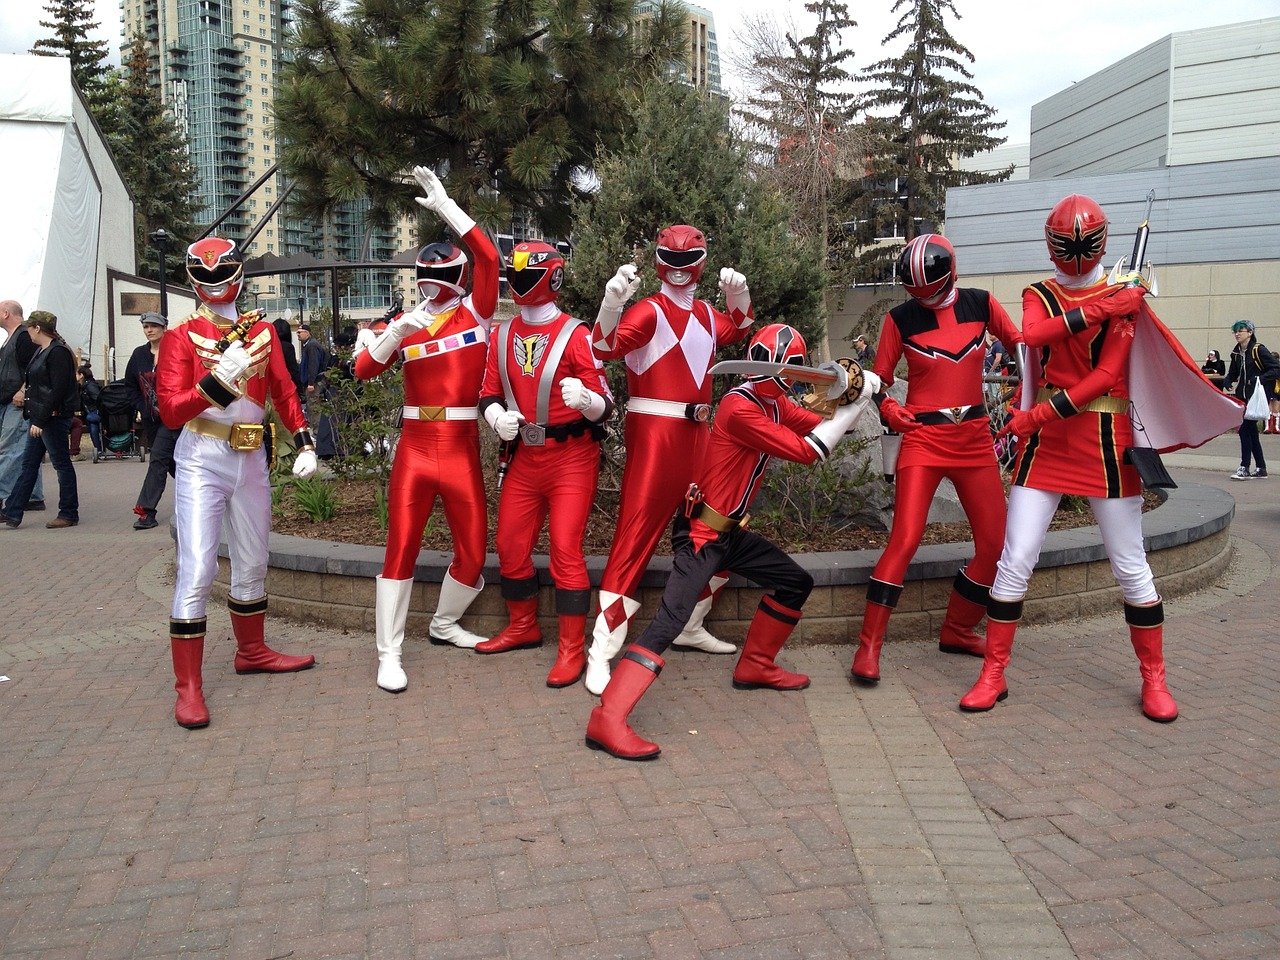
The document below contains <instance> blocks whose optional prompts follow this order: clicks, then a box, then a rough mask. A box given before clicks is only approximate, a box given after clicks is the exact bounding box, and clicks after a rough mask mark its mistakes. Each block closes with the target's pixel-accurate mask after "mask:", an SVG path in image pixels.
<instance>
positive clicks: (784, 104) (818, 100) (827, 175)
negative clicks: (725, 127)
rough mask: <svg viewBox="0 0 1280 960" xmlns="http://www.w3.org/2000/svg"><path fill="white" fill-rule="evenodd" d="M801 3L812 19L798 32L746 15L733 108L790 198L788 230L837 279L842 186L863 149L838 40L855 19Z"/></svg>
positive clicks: (820, 4)
mask: <svg viewBox="0 0 1280 960" xmlns="http://www.w3.org/2000/svg"><path fill="white" fill-rule="evenodd" d="M805 9H806V10H807V11H808V12H809V13H810V14H814V15H816V16H817V23H816V25H815V26H814V29H813V33H811V34H810V35H808V36H806V37H803V38H801V39H796V36H795V34H796V33H797V31H796V28H795V26H794V24H790V23H789V24H788V29H787V30H786V32H785V33H780V32H779V29H778V27H777V25H776V23H775V21H773V20H772V19H771V18H766V17H758V18H755V19H753V20H749V21H748V22H747V29H746V42H745V43H744V44H743V47H742V50H743V53H742V54H740V55H739V57H738V60H737V66H738V68H739V70H740V71H741V72H742V74H743V76H744V78H745V80H746V84H747V87H748V89H750V90H752V91H754V92H753V93H751V94H750V95H749V96H748V97H747V99H746V105H745V107H744V108H743V109H742V110H741V112H740V116H741V117H742V118H743V119H744V120H745V121H746V122H747V124H748V131H749V132H748V135H749V136H751V137H752V139H753V141H754V143H755V145H756V148H757V152H756V155H757V158H758V160H759V161H760V170H759V173H760V175H761V176H762V177H765V178H766V179H768V180H770V181H771V182H772V183H773V184H774V186H775V187H776V188H777V189H779V190H780V191H781V192H782V193H783V194H784V195H786V197H787V198H788V199H789V200H790V202H791V204H792V206H793V212H792V217H791V229H792V231H793V232H794V233H796V234H797V235H800V236H806V237H813V238H815V239H816V241H817V243H818V248H819V250H820V251H821V255H822V262H824V263H826V264H827V266H828V271H829V274H830V276H829V282H831V283H832V284H836V283H838V282H839V280H840V279H841V278H842V277H841V275H842V273H843V271H842V263H843V258H842V256H841V254H840V251H839V249H838V247H839V246H840V245H841V242H842V241H843V239H844V231H843V229H842V227H841V223H842V222H843V221H844V219H845V211H844V206H843V199H844V196H843V195H844V193H845V192H846V191H845V190H842V189H841V186H842V185H843V184H847V183H848V181H849V180H850V179H851V178H853V177H860V176H861V174H862V166H863V162H864V158H865V156H866V152H867V136H866V133H865V130H864V127H863V125H862V124H860V123H856V122H854V121H853V120H852V119H851V116H850V114H851V108H852V103H853V100H854V94H853V92H852V90H851V82H852V76H851V75H850V74H849V72H848V70H847V69H846V68H845V63H846V61H847V60H849V59H850V58H851V57H852V56H853V51H852V50H847V49H842V47H841V34H842V32H843V31H845V30H847V29H848V28H850V27H854V26H857V24H856V23H855V22H854V21H853V20H851V19H850V18H849V11H848V7H847V5H846V4H844V3H838V2H834V0H810V2H808V3H806V4H805ZM833 239H834V241H835V243H834V244H833V243H832V241H833ZM833 246H834V247H836V248H837V249H832V247H833Z"/></svg>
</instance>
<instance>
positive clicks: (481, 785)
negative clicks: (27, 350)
mask: <svg viewBox="0 0 1280 960" xmlns="http://www.w3.org/2000/svg"><path fill="white" fill-rule="evenodd" d="M107 470H110V471H119V472H118V473H111V474H108V473H105V472H103V471H107ZM127 472H136V474H137V476H136V481H137V482H140V480H141V471H140V469H136V468H134V467H130V466H123V467H121V466H118V465H114V464H112V465H105V466H89V467H86V468H85V469H84V471H82V477H85V482H84V483H83V487H84V491H85V493H84V499H85V504H86V508H85V511H84V512H85V518H86V519H85V521H84V522H83V523H82V525H81V526H80V527H77V528H75V529H73V530H69V531H45V530H44V529H43V525H42V524H35V523H33V522H29V523H28V524H26V525H24V527H23V528H22V529H21V530H18V531H3V532H0V537H3V540H2V541H0V543H2V544H3V546H2V547H0V549H2V550H3V552H4V556H5V558H6V561H10V558H12V561H10V562H12V563H13V564H14V567H13V568H12V569H17V570H19V571H28V570H32V569H36V570H40V571H41V576H40V579H39V580H38V581H37V582H36V584H31V583H30V582H29V581H27V580H26V579H22V578H11V579H10V581H9V582H8V583H7V584H6V585H5V587H3V588H0V591H2V592H0V596H3V599H4V602H5V606H6V608H7V616H6V618H5V621H4V625H3V630H4V631H5V632H4V634H3V635H0V673H6V674H8V675H10V676H11V677H12V678H13V679H12V680H11V681H10V682H8V683H4V684H0V718H2V719H0V729H3V731H4V735H3V737H0V770H3V771H4V773H3V776H2V777H0V809H2V810H4V811H5V813H6V816H5V817H3V818H0V956H4V957H40V958H42V960H43V958H47V957H63V956H66V957H112V956H119V957H143V956H178V955H181V956H184V957H185V956H205V957H250V958H258V960H266V958H283V957H286V956H288V957H298V958H301V957H400V956H404V957H432V958H435V957H571V958H572V957H583V958H586V957H615V956H616V957H662V958H667V957H673V958H679V957H710V958H725V960H729V958H748V957H751V958H755V957H787V958H790V957H803V958H808V957H879V956H883V957H894V958H899V957H900V958H925V957H936V958H953V957H970V956H973V957H982V958H998V957H1007V958H1018V960H1023V958H1036V957H1041V958H1045V960H1051V958H1052V960H1056V958H1059V957H1069V956H1073V955H1074V956H1080V957H1097V958H1121V957H1123V958H1130V957H1133V958H1140V957H1155V956H1160V957H1172V958H1177V957H1196V958H1216V957H1221V958H1228V957H1256V958H1262V957H1270V956H1275V955H1277V954H1280V908H1278V907H1277V902H1278V901H1280V897H1278V896H1277V893H1280V890H1278V889H1277V879H1276V877H1277V867H1278V866H1280V841H1277V836H1278V835H1280V831H1278V830H1277V820H1278V819H1280V818H1278V816H1277V813H1278V811H1280V795H1278V794H1277V791H1276V783H1277V777H1276V773H1277V755H1278V753H1280V749H1278V744H1277V734H1276V729H1277V728H1276V724H1275V722H1274V716H1275V704H1276V699H1277V692H1278V691H1277V685H1278V680H1280V678H1278V676H1277V668H1276V666H1275V660H1274V657H1269V656H1268V653H1269V652H1270V649H1269V648H1270V644H1271V642H1272V634H1273V630H1272V620H1273V616H1272V614H1271V610H1272V604H1271V600H1270V597H1271V592H1270V591H1271V590H1273V589H1274V588H1275V585H1276V584H1275V577H1274V575H1273V573H1272V570H1271V563H1270V560H1269V557H1270V556H1271V555H1274V553H1275V550H1276V547H1277V546H1280V543H1278V542H1277V541H1280V522H1278V521H1280V508H1273V507H1272V506H1270V501H1272V500H1273V499H1274V497H1273V496H1272V495H1271V494H1270V487H1268V486H1267V485H1266V484H1263V483H1261V482H1259V483H1252V482H1251V483H1248V484H1232V485H1230V486H1231V492H1232V493H1234V494H1236V495H1237V496H1238V497H1240V500H1241V508H1240V515H1239V517H1238V518H1237V523H1236V527H1235V532H1236V534H1237V537H1238V538H1239V540H1238V543H1237V546H1238V560H1237V563H1236V565H1235V566H1234V567H1233V570H1232V572H1231V573H1230V574H1229V575H1228V577H1226V578H1224V581H1223V584H1222V585H1220V586H1219V587H1216V588H1214V589H1212V590H1208V591H1204V592H1202V593H1200V594H1196V595H1194V596H1192V597H1187V598H1184V599H1182V600H1179V601H1176V602H1175V603H1171V604H1170V607H1169V611H1168V615H1169V629H1168V641H1167V645H1168V648H1169V652H1170V665H1171V670H1170V675H1171V685H1172V687H1173V689H1174V692H1175V693H1176V694H1177V695H1178V697H1179V701H1180V704H1181V706H1182V709H1183V717H1182V718H1181V719H1180V720H1179V721H1178V722H1177V723H1175V724H1172V725H1169V726H1157V725H1155V724H1151V723H1149V722H1148V721H1146V720H1144V719H1143V718H1142V717H1141V716H1139V715H1138V714H1137V711H1136V695H1137V689H1138V681H1137V668H1136V664H1135V663H1134V662H1133V656H1132V652H1131V651H1130V650H1129V648H1128V643H1127V640H1125V639H1124V637H1123V627H1122V624H1121V623H1120V619H1119V617H1110V618H1101V619H1099V620H1094V621H1087V622H1078V623H1073V624H1070V625H1060V626H1055V627H1038V628H1034V629H1031V630H1028V631H1027V632H1026V633H1025V634H1024V635H1023V636H1021V637H1020V638H1019V641H1020V642H1019V646H1018V647H1017V648H1015V656H1014V661H1013V665H1012V667H1011V670H1010V680H1011V686H1012V690H1013V693H1012V695H1011V697H1010V699H1009V700H1008V701H1006V702H1005V703H1004V704H1001V705H1000V706H999V707H998V708H997V709H996V710H995V711H993V712H992V713H990V714H985V715H977V716H970V715H964V714H960V713H959V712H958V711H956V710H955V699H956V698H957V697H958V696H959V694H960V693H961V692H963V690H964V689H966V688H967V685H968V683H969V682H970V681H971V679H972V677H973V676H974V675H975V673H976V667H977V662H976V661H973V660H969V659H967V658H957V657H942V656H939V655H938V654H937V653H936V648H934V647H933V646H932V645H931V644H929V643H925V642H920V643H903V642H899V643H894V644H891V645H890V646H889V648H888V649H887V652H886V655H885V664H884V666H885V680H884V681H883V682H882V684H881V685H880V687H878V688H876V689H874V690H863V689H858V688H854V687H852V686H851V685H849V684H848V683H847V682H846V681H845V680H844V679H843V670H844V668H845V666H847V664H846V662H845V661H846V660H847V659H848V656H849V651H848V650H842V649H834V648H810V649H806V650H798V651H796V652H795V654H794V656H792V657H791V658H790V659H791V661H792V663H794V664H796V665H799V666H802V667H803V668H805V669H808V670H810V671H812V672H813V674H814V677H815V685H814V687H812V688H811V689H810V690H809V691H807V692H806V693H805V694H801V695H783V694H774V693H767V692H762V693H741V692H735V691H733V690H731V689H730V688H729V686H728V683H727V673H728V670H729V668H730V661H728V660H727V659H718V658H709V657H703V656H699V655H695V654H675V655H673V656H672V657H671V658H670V665H669V666H668V668H667V670H665V671H664V673H663V676H662V678H661V680H660V681H659V682H658V684H657V685H656V686H655V688H654V689H653V691H652V693H651V694H650V696H649V697H648V698H646V700H645V701H644V703H643V704H642V705H641V707H640V709H639V710H638V711H637V717H636V720H637V724H638V725H639V727H640V728H641V729H642V730H643V731H644V732H645V733H646V734H648V735H650V736H652V737H654V738H655V739H657V740H658V741H659V742H660V743H662V744H663V746H664V754H663V756H662V758H661V759H660V760H658V761H657V762H655V763H650V764H623V763H621V762H617V761H613V760H611V759H610V758H607V757H604V756H602V755H600V754H597V753H593V752H591V751H587V750H586V749H584V748H583V747H582V743H581V736H582V728H583V724H584V722H585V717H586V711H587V709H588V708H589V705H590V700H589V698H587V696H586V695H585V693H584V692H583V691H582V690H581V688H580V687H577V688H571V689H569V690H565V691H551V690H548V689H546V688H545V687H544V686H542V685H541V679H542V674H543V673H544V672H545V668H546V666H547V663H548V662H549V659H550V655H551V654H550V650H541V651H530V652H526V653H519V654H511V655H509V656H505V657H496V658H481V657H475V656H471V655H467V654H464V653H461V652H458V651H452V650H439V649H437V648H434V647H429V646H427V645H425V644H419V643H414V644H411V649H410V652H409V658H408V669H409V674H410V681H411V686H410V690H409V691H408V692H407V693H406V694H404V695H402V696H400V697H390V696H387V695H386V694H383V693H381V692H380V691H378V690H376V689H375V688H374V685H373V682H372V673H373V668H372V667H373V665H372V662H371V661H372V658H371V656H370V650H369V648H370V646H371V643H372V640H371V638H370V637H368V636H366V635H363V634H355V633H351V634H344V633H342V632H339V631H324V630H314V629H311V628H308V627H305V626H299V625H291V624H288V623H285V622H283V621H273V622H272V624H271V629H272V632H273V634H274V635H275V636H277V637H282V636H288V637H289V638H290V640H291V643H290V644H288V646H291V647H292V648H297V649H301V648H303V647H305V648H306V649H309V650H312V651H314V652H315V653H316V654H317V655H318V657H319V658H320V666H319V667H318V668H317V669H316V670H313V671H309V672H307V673H304V674H299V675H295V676H291V677H237V676H236V675H235V674H234V672H233V671H232V670H231V665H230V659H231V652H232V645H231V641H230V639H229V629H228V624H227V620H226V617H225V614H223V613H221V612H218V613H217V614H215V615H214V616H213V618H212V624H211V626H212V629H211V633H210V643H209V649H208V655H207V658H206V659H207V663H206V671H205V672H206V693H207V695H208V697H209V702H210V708H211V710H212V712H213V725H212V726H210V727H209V728H208V729H207V730H204V731H194V732H188V731H184V730H182V729H180V728H178V727H177V726H175V725H174V724H173V723H172V720H171V717H170V714H171V709H172V699H173V696H172V691H171V685H172V680H171V675H170V670H169V665H168V658H167V650H166V642H165V638H164V628H165V617H166V606H167V598H166V585H165V584H164V583H163V579H164V576H165V571H166V565H167V560H166V554H167V552H168V544H167V539H166V537H167V535H166V533H165V531H164V529H163V527H162V528H161V529H160V530H157V531H151V532H146V533H135V532H134V531H132V530H129V529H128V520H129V518H128V508H129V505H130V504H131V503H132V496H133V494H134V493H135V492H136V482H135V479H134V478H133V477H130V476H126V473H127ZM1175 473H1176V471H1175ZM1214 476H1215V475H1214V474H1210V473H1207V472H1202V471H1196V473H1195V476H1194V479H1197V480H1199V481H1202V482H1205V481H1207V482H1214ZM1222 482H1223V483H1224V484H1225V483H1226V481H1225V476H1224V475H1223V476H1222ZM1273 482H1276V483H1280V480H1278V481H1273ZM122 499H123V500H127V501H128V502H127V503H125V504H124V505H123V506H120V505H119V501H120V500H122ZM113 501H114V502H115V503H116V506H115V507H112V506H111V504H112V502H113ZM162 513H163V511H162ZM38 516H39V515H31V517H30V520H35V519H38ZM6 566H8V563H6ZM50 600H52V603H51V604H50V603H49V601H50ZM99 607H101V608H102V609H98V608H99ZM1224 664H1225V666H1224Z"/></svg>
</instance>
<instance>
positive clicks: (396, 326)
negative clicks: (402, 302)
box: [386, 307, 435, 340]
mask: <svg viewBox="0 0 1280 960" xmlns="http://www.w3.org/2000/svg"><path fill="white" fill-rule="evenodd" d="M434 319H435V314H433V313H430V312H428V311H426V310H424V309H423V308H422V307H417V308H416V309H414V310H410V311H409V312H408V313H402V314H401V315H400V316H398V317H396V318H395V319H394V320H392V321H391V323H389V324H388V325H387V331H386V332H387V333H389V334H391V335H392V336H393V337H395V338H396V339H397V340H403V339H404V338H405V337H407V336H409V335H410V334H413V333H417V332H418V331H419V330H421V329H423V328H424V327H429V326H431V321H433V320H434Z"/></svg>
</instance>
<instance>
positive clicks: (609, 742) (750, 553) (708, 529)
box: [586, 323, 879, 760]
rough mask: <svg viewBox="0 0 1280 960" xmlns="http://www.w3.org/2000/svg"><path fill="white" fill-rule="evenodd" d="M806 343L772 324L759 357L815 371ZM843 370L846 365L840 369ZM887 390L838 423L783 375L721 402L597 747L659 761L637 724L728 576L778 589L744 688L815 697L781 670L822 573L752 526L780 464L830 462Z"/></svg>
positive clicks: (740, 667)
mask: <svg viewBox="0 0 1280 960" xmlns="http://www.w3.org/2000/svg"><path fill="white" fill-rule="evenodd" d="M804 351H805V346H804V339H803V338H802V337H801V336H800V333H799V332H798V331H797V330H795V329H794V328H792V327H789V326H786V325H785V324H781V323H775V324H770V325H769V326H767V327H764V328H763V329H762V330H760V332H759V333H757V334H756V336H755V337H754V338H753V339H752V342H751V348H750V350H749V353H748V356H749V358H750V359H752V360H770V361H773V362H776V363H803V362H804ZM832 369H838V368H837V367H836V365H834V364H832ZM878 386H879V381H878V380H877V378H876V376H875V374H871V373H868V374H866V383H865V384H864V386H863V390H862V395H861V396H860V397H859V399H858V400H857V401H856V402H855V403H852V404H848V405H847V406H843V407H840V408H839V409H838V410H837V411H836V413H835V415H834V416H833V417H832V419H831V420H824V419H823V418H822V417H820V416H818V415H817V414H816V413H812V412H811V411H809V410H806V409H804V408H803V407H801V406H800V405H799V404H797V403H796V402H795V401H794V400H792V399H791V397H790V384H789V383H788V382H787V381H785V380H784V379H782V378H779V377H767V378H753V379H752V380H751V381H749V382H748V383H746V384H744V385H742V386H739V387H737V388H735V389H733V390H730V391H729V392H728V393H727V394H725V397H724V399H723V400H722V401H721V402H720V408H719V410H718V411H717V413H716V419H715V425H714V427H712V430H711V437H710V440H709V442H708V445H707V448H706V453H705V455H704V457H703V459H702V462H701V464H700V466H699V467H698V468H697V470H696V476H697V485H696V487H691V488H690V489H689V491H688V493H689V497H688V498H687V501H686V503H687V508H686V513H687V515H688V518H689V519H686V518H685V515H681V516H679V517H677V519H676V531H675V533H674V535H673V540H674V542H675V548H676V549H675V559H674V561H673V563H672V568H671V576H670V577H669V578H668V580H667V586H666V589H665V590H664V591H663V594H662V606H661V608H660V609H659V610H658V613H657V614H656V615H655V616H654V618H653V620H652V622H650V624H649V626H648V627H646V628H645V631H644V633H643V634H641V636H640V639H639V640H637V641H636V642H635V643H633V644H631V646H630V647H628V648H627V652H626V653H625V654H623V656H622V659H621V660H619V661H618V666H617V669H616V670H614V672H613V676H612V677H611V678H610V680H609V683H608V685H607V686H606V687H605V690H604V692H603V693H602V694H601V696H600V705H599V706H598V707H596V708H595V709H594V710H592V711H591V719H590V721H589V722H588V724H587V736H586V740H587V746H589V747H591V748H593V749H596V750H605V751H607V752H608V753H611V754H612V755H613V756H615V757H619V758H621V759H623V760H650V759H652V758H654V757H656V756H657V755H658V753H659V747H658V745H657V744H656V743H651V742H649V741H648V740H645V739H643V738H642V737H640V736H639V735H638V734H636V732H635V731H634V730H632V729H631V726H630V725H629V724H628V722H627V718H628V716H629V715H630V713H631V711H632V710H633V709H634V708H635V705H636V704H637V703H638V702H639V700H640V698H641V697H642V696H644V693H645V691H646V690H648V689H649V687H650V686H651V685H652V684H653V681H654V680H655V679H657V676H658V674H659V673H660V672H661V670H662V667H663V660H662V656H661V654H662V653H663V652H664V651H665V650H666V649H667V647H668V646H670V645H671V643H672V641H673V640H675V638H676V636H677V635H678V634H679V633H680V631H681V629H682V628H683V627H684V625H685V624H686V623H687V622H688V619H689V615H690V613H692V611H693V608H694V606H695V605H696V604H697V603H698V602H699V597H701V595H702V592H703V590H704V589H705V588H706V585H707V582H708V581H709V580H710V579H711V578H712V577H713V576H715V575H716V573H717V572H718V571H721V570H728V571H731V572H734V573H737V574H739V575H741V576H744V577H746V578H747V579H749V580H753V581H755V582H756V583H759V584H760V585H761V586H763V587H765V588H766V589H768V590H771V591H772V593H771V594H769V593H766V594H765V595H764V596H763V597H762V598H761V599H760V606H759V608H758V609H757V610H756V615H755V618H754V619H753V620H752V621H751V626H750V628H748V630H747V637H746V640H745V641H744V642H743V645H742V655H741V656H740V657H739V658H738V663H737V666H736V667H735V668H734V671H733V685H734V686H735V687H737V688H739V689H753V688H759V687H763V688H768V689H772V690H803V689H804V688H805V687H807V686H808V685H809V678H808V677H806V676H805V675H804V674H800V673H791V672H790V671H787V670H784V669H782V668H781V667H779V666H778V665H777V663H776V662H775V660H776V658H777V655H778V652H779V651H780V650H781V649H782V645H783V644H784V643H786V641H787V638H788V637H790V636H791V633H792V631H793V630H795V626H796V624H797V623H799V621H800V617H801V608H802V607H803V606H804V602H805V600H806V599H807V598H808V596H809V591H810V590H811V589H812V588H813V577H812V576H810V574H809V573H808V572H807V571H805V570H804V569H803V568H801V567H800V565H799V564H797V563H796V562H795V561H794V560H793V559H791V557H789V556H788V555H787V554H786V553H784V552H783V551H782V550H780V549H779V548H778V547H776V546H774V545H773V544H772V543H770V542H769V541H768V540H766V539H764V537H761V536H758V535H757V534H754V533H751V532H750V531H749V530H746V529H744V528H743V525H744V524H745V523H746V521H747V508H748V507H749V506H750V504H751V501H752V500H753V499H754V498H755V495H756V493H757V491H758V490H759V489H760V484H761V482H762V481H763V479H764V472H765V468H766V466H767V465H768V463H769V460H770V458H771V457H782V458H783V459H785V460H791V461H794V462H796V463H813V462H814V461H816V460H823V459H826V457H827V456H828V455H829V454H830V451H831V450H832V449H834V447H835V445H836V444H837V443H838V442H839V441H840V438H841V437H843V436H844V434H845V433H846V432H847V431H848V430H849V429H850V428H851V427H852V426H853V423H854V421H855V420H857V418H858V416H859V415H860V414H861V413H862V412H863V411H864V410H865V409H866V408H867V407H868V406H869V404H870V396H871V393H872V392H873V391H874V390H875V389H876V388H877V387H878Z"/></svg>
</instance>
